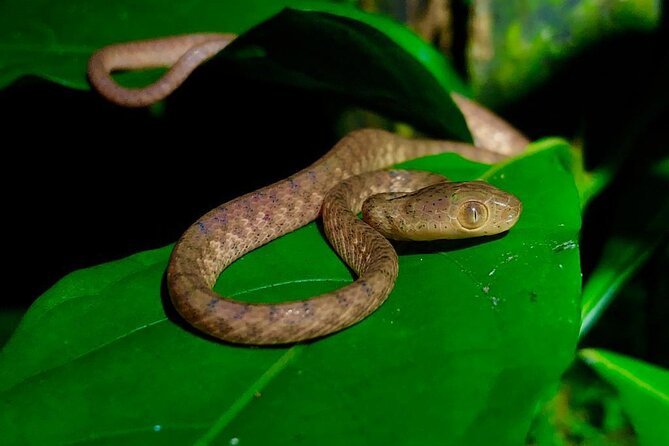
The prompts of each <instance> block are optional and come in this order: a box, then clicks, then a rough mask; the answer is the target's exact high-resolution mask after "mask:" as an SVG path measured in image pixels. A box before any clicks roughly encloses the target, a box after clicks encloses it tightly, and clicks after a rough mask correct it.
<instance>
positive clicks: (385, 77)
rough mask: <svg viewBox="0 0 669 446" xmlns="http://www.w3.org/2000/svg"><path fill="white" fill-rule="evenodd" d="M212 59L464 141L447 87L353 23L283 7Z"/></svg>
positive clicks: (367, 29) (242, 73)
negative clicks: (283, 8)
mask: <svg viewBox="0 0 669 446" xmlns="http://www.w3.org/2000/svg"><path fill="white" fill-rule="evenodd" d="M414 51H415V49H414ZM344 61H345V63H344ZM226 62H227V63H226ZM217 63H226V64H225V66H222V67H220V68H219V69H220V71H221V72H231V71H232V72H234V73H235V74H236V75H238V76H240V77H243V78H250V79H258V80H266V81H269V82H271V83H274V84H279V85H284V86H285V85H288V86H292V87H298V88H301V89H306V90H309V91H314V92H319V93H321V94H326V95H327V96H328V98H336V99H337V100H338V101H342V100H343V101H344V102H345V103H356V104H358V105H361V106H363V107H366V108H370V109H374V110H376V111H379V112H382V113H384V114H385V115H387V116H391V117H394V118H396V119H399V120H404V121H410V122H411V123H413V124H415V125H416V126H418V127H420V128H421V129H422V130H424V131H425V132H426V133H429V134H431V135H435V136H437V137H453V136H455V137H457V138H458V139H459V140H463V141H470V142H471V136H470V134H469V130H468V129H467V124H466V122H465V120H464V117H463V116H462V113H461V112H460V110H459V109H458V107H457V106H456V105H455V103H454V102H453V100H452V99H451V96H450V94H449V91H450V90H453V89H454V88H453V85H449V86H443V85H440V83H439V82H437V80H436V78H435V77H434V76H433V75H432V74H431V73H430V72H429V71H427V70H426V69H425V66H424V65H421V64H420V63H419V62H418V61H417V60H416V59H415V58H414V57H412V56H411V53H408V52H406V51H404V50H403V49H402V48H401V47H400V46H398V45H396V44H394V43H393V42H392V41H391V40H389V39H388V37H387V36H386V35H384V34H383V33H381V32H378V31H377V30H376V29H374V28H372V27H370V26H368V25H367V24H364V23H362V22H358V21H356V20H352V19H349V18H346V17H340V16H337V15H332V14H329V13H318V12H303V11H297V10H291V9H288V10H284V11H283V12H281V13H279V14H278V15H276V16H275V17H273V18H271V19H270V20H268V21H266V22H264V23H262V24H260V25H259V26H257V27H256V28H254V29H252V30H250V31H249V32H248V33H246V34H245V35H243V36H241V37H240V38H239V39H237V40H236V41H235V42H233V43H232V44H231V45H230V46H229V47H228V48H226V50H224V51H223V52H221V53H220V54H219V56H218V57H217V58H216V59H214V60H212V61H210V62H209V64H210V65H211V64H217ZM398 67H402V69H398ZM419 86H420V87H419ZM184 94H188V93H187V92H184Z"/></svg>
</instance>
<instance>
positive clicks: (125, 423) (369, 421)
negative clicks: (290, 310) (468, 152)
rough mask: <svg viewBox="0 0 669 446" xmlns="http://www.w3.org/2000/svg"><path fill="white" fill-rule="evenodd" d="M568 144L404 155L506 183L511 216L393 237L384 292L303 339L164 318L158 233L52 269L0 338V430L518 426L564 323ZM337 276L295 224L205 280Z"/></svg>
mask: <svg viewBox="0 0 669 446" xmlns="http://www.w3.org/2000/svg"><path fill="white" fill-rule="evenodd" d="M569 156H570V155H569V149H568V147H567V146H566V145H565V144H561V143H555V144H554V145H553V146H552V147H543V148H542V149H537V150H534V151H531V152H529V153H527V154H525V155H524V156H522V157H520V158H518V159H516V160H513V161H511V162H508V163H505V164H503V165H499V166H494V167H492V168H491V169H488V168H487V167H486V166H484V165H480V164H476V163H468V162H464V161H463V160H461V159H459V158H458V157H456V156H454V155H441V156H436V157H430V158H425V159H421V160H417V161H415V162H413V163H410V165H412V166H413V167H417V166H420V167H421V168H426V167H430V168H432V169H434V170H436V171H440V172H442V173H446V174H448V175H450V176H451V177H452V178H453V179H456V180H457V179H464V178H472V177H476V176H482V177H484V178H486V179H487V180H488V181H490V182H491V183H493V184H495V185H497V186H499V187H502V188H504V189H506V190H509V191H511V192H513V193H515V194H517V195H518V196H519V197H520V198H521V199H522V200H523V203H524V211H523V215H522V216H521V219H520V221H519V223H518V224H517V226H516V227H515V228H513V229H512V230H511V231H510V232H509V233H508V234H506V235H504V236H500V237H495V238H492V239H489V240H476V241H471V242H461V243H446V242H444V243H434V244H401V245H399V246H398V248H399V251H400V276H399V279H398V281H397V284H396V287H395V289H394V291H393V293H392V294H391V296H390V298H389V300H388V301H387V302H386V303H385V304H384V305H383V306H382V307H381V308H380V309H379V310H378V311H377V312H375V313H374V314H373V315H371V316H370V317H369V318H367V319H366V320H364V321H363V322H361V323H359V324H357V325H355V326H354V327H351V328H350V329H347V330H345V331H343V332H340V333H337V334H335V335H333V336H330V337H327V338H325V339H321V340H318V341H316V342H313V343H308V344H300V345H295V346H292V347H289V348H248V347H238V346H230V345H224V344H220V343H217V342H213V341H211V340H209V339H206V338H203V337H201V336H198V335H196V334H195V333H193V332H192V331H191V330H188V329H185V328H184V327H183V326H181V325H180V324H179V323H176V322H175V319H174V315H173V310H172V309H171V308H172V307H171V305H170V304H169V301H168V300H166V298H165V294H164V289H163V288H162V286H163V274H164V270H165V266H166V263H167V259H168V255H169V252H170V247H167V248H164V249H160V250H156V251H150V252H145V253H141V254H137V255H135V256H132V257H130V258H128V259H125V260H122V261H118V262H113V263H110V264H107V265H102V266H99V267H94V268H91V269H88V270H85V271H80V272H78V273H75V274H72V275H70V276H68V277H66V278H64V279H63V280H62V281H61V282H59V283H58V284H57V285H56V286H55V287H54V288H53V289H51V290H50V291H49V292H47V293H46V294H45V295H44V296H42V297H41V298H40V299H38V301H37V302H36V303H35V305H34V306H33V307H32V308H31V309H30V310H29V311H28V313H27V314H26V316H25V318H24V319H23V321H22V322H21V324H20V326H19V327H18V329H17V331H16V333H15V335H14V336H13V338H12V339H11V340H10V341H9V342H8V344H7V345H6V346H5V348H4V350H3V351H2V353H1V354H0V383H1V384H0V385H1V386H2V387H1V390H0V431H1V432H3V441H4V442H5V443H7V444H36V443H47V442H48V443H96V444H100V443H110V442H114V443H122V444H130V445H132V444H147V443H149V444H150V443H161V444H164V443H165V442H169V443H175V444H184V443H185V444H191V443H199V444H212V443H215V444H233V443H236V442H239V444H242V445H264V444H289V443H302V444H320V445H344V444H345V445H363V444H364V445H373V444H393V445H414V444H424V445H437V444H438V445H461V444H496V445H514V446H515V445H518V444H521V443H522V442H523V441H524V438H525V435H526V433H527V429H528V427H529V425H530V422H531V418H532V415H533V412H534V408H535V405H536V404H537V402H538V400H539V399H540V398H541V397H542V396H543V395H544V394H546V393H547V390H548V389H551V388H554V386H555V385H556V383H557V382H558V380H559V377H560V375H561V373H562V372H563V370H564V369H565V368H566V367H567V366H568V365H569V363H570V362H571V360H572V357H573V352H574V349H575V345H576V341H577V332H578V324H579V318H578V308H579V306H578V296H579V291H580V270H579V253H578V245H577V242H576V240H577V235H578V230H579V226H580V211H579V197H578V193H577V191H576V189H575V187H574V184H573V180H572V177H571V175H570V173H569V171H568V169H567V164H568V158H569ZM546 203H550V206H547V205H546ZM350 281H351V276H350V273H349V271H348V269H347V268H346V267H345V266H344V265H343V264H342V263H341V261H340V260H339V259H338V258H337V256H336V255H335V254H334V252H332V250H331V249H330V248H329V247H328V245H327V243H326V242H325V241H324V240H323V238H322V235H321V233H320V232H319V230H318V226H317V225H316V224H310V225H308V226H306V227H304V228H302V229H300V230H298V231H295V232H293V233H291V234H289V235H286V236H284V237H281V238H280V239H278V240H276V241H274V242H272V243H270V244H269V245H266V246H264V247H263V248H260V249H258V250H256V251H253V252H252V253H250V254H248V255H246V256H245V257H243V258H242V259H240V260H239V261H237V262H235V263H234V264H233V265H232V266H231V267H230V268H229V269H228V270H226V271H224V272H223V274H222V275H221V277H220V279H219V283H218V284H217V286H216V289H217V290H218V291H220V292H224V293H227V294H229V295H232V296H234V297H237V298H239V299H244V300H249V301H254V300H264V301H276V300H281V299H286V298H294V297H306V296H308V295H311V294H314V293H320V292H324V291H327V290H332V289H334V288H337V287H340V286H342V285H344V284H346V283H348V282H350ZM161 299H162V300H161Z"/></svg>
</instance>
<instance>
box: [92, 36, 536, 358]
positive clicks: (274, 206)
mask: <svg viewBox="0 0 669 446" xmlns="http://www.w3.org/2000/svg"><path fill="white" fill-rule="evenodd" d="M234 37H235V36H234V35H230V34H191V35H185V36H176V37H168V38H163V39H155V40H147V41H139V42H131V43H126V44H118V45H112V46H109V47H105V48H103V49H102V50H100V51H97V52H96V53H95V54H94V55H93V56H92V57H91V59H90V62H89V78H90V80H91V83H92V84H93V85H94V86H95V88H96V89H97V90H98V91H99V92H100V93H101V94H102V95H104V96H105V97H106V98H108V99H110V100H111V101H113V102H116V103H118V104H121V105H125V106H145V105H148V104H151V103H153V102H156V101H158V100H160V99H162V98H164V97H166V96H167V95H169V94H170V93H171V92H172V91H173V90H175V89H176V88H177V87H178V86H179V85H180V84H181V83H182V82H183V80H185V78H186V77H188V75H189V74H190V73H191V72H192V71H193V70H194V69H195V68H196V67H197V66H198V65H199V64H201V63H202V62H203V61H205V60H207V59H208V58H209V57H211V56H213V55H214V54H216V53H217V52H218V51H220V50H221V49H222V48H224V47H225V46H226V45H227V44H228V43H229V42H230V41H232V40H233V39H234ZM156 66H167V67H171V68H170V69H169V70H168V72H167V73H166V74H165V76H163V78H161V79H160V80H158V81H157V82H156V83H155V84H152V85H150V86H148V87H146V88H142V89H126V88H124V87H121V86H118V85H117V84H116V83H115V82H114V81H113V80H112V79H111V77H110V72H111V71H113V70H119V69H124V70H127V69H141V68H148V67H156ZM452 97H453V99H454V101H455V102H456V103H457V105H458V106H459V107H460V109H461V111H462V113H463V115H464V116H465V119H466V121H467V123H468V125H469V128H470V130H471V132H472V134H473V136H474V141H475V145H476V147H475V146H472V145H469V144H464V143H458V142H452V141H439V140H417V139H406V138H403V137H400V136H398V135H395V134H393V133H389V132H386V131H383V130H374V129H362V130H357V131H354V132H352V133H350V134H348V135H347V136H345V137H344V138H343V139H342V140H340V141H339V142H338V143H337V144H336V145H335V146H334V147H333V148H332V149H331V150H330V151H329V152H328V153H326V154H325V155H324V156H323V157H322V158H320V159H319V160H318V161H316V162H315V163H314V164H312V165H311V166H309V167H307V168H306V169H304V170H302V171H300V172H298V173H296V174H294V175H292V176H290V177H288V178H286V179H285V180H282V181H279V182H277V183H275V184H272V185H270V186H267V187H264V188H262V189H259V190H257V191H255V192H251V193H248V194H246V195H243V196H241V197H239V198H236V199H234V200H232V201H229V202H227V203H225V204H222V205H221V206H219V207H217V208H215V209H213V210H212V211H210V212H208V213H207V214H205V215H204V216H202V218H200V219H199V220H198V221H197V222H195V223H194V224H193V225H192V226H191V227H190V228H188V229H187V230H186V232H185V233H184V234H183V236H182V237H181V239H180V240H179V241H178V242H177V244H176V246H175V248H174V251H173V252H172V256H171V259H170V263H169V266H168V270H167V285H168V289H169V293H170V296H171V299H172V302H173V304H174V306H175V307H176V309H177V310H178V312H179V313H180V314H181V315H182V316H183V318H184V319H185V320H186V321H188V322H189V323H190V324H192V325H193V326H195V327H197V328H198V329H200V330H201V331H203V332H205V333H207V334H209V335H211V336H215V337H217V338H219V339H222V340H224V341H227V342H232V343H240V344H255V345H262V344H286V343H292V342H298V341H303V340H307V339H312V338H318V337H321V336H325V335H327V334H330V333H333V332H336V331H338V330H341V329H343V328H346V327H348V326H350V325H352V324H355V323H356V322H359V321H360V320H362V319H364V318H365V317H366V316H368V315H369V314H370V313H372V312H373V311H374V310H375V309H376V308H378V307H379V306H380V305H381V304H382V303H383V302H384V301H385V299H386V298H387V297H388V295H389V294H390V291H391V290H392V288H393V286H394V283H395V279H396V276H397V274H398V264H397V255H396V253H395V251H394V249H393V247H392V245H391V244H390V242H388V240H387V239H386V237H389V238H395V239H400V240H433V239H439V238H446V239H448V238H466V237H476V236H482V235H491V234H497V233H500V232H503V231H506V230H508V229H509V228H511V227H512V226H513V225H514V224H515V222H516V221H517V220H518V218H519V215H520V212H521V209H522V206H521V203H520V201H519V200H518V199H517V198H516V197H514V196H513V195H511V194H509V193H507V192H504V191H501V190H499V189H497V188H495V187H493V186H491V185H489V184H487V183H484V182H481V181H473V182H466V183H456V182H447V181H445V178H443V177H441V176H438V175H435V174H432V173H427V172H418V171H405V170H390V171H383V170H380V169H384V168H388V167H389V166H392V165H393V164H395V163H398V162H401V161H405V160H408V159H412V158H417V157H420V156H424V155H428V154H434V153H441V152H456V153H458V154H460V155H462V156H464V157H467V158H470V159H474V160H478V161H482V162H489V163H492V162H497V161H499V160H501V159H503V158H506V157H508V156H510V155H512V154H515V153H518V152H519V151H520V150H522V149H523V148H524V147H525V145H526V144H527V142H528V141H527V139H526V138H525V137H524V136H523V135H522V134H521V133H519V132H518V131H517V130H515V129H513V128H512V127H511V126H510V125H509V124H507V123H506V122H504V121H503V120H502V119H501V118H499V117H497V116H495V115H494V114H493V113H492V112H490V111H488V110H486V109H485V108H483V107H481V106H479V105H478V104H476V103H474V102H472V101H470V100H468V99H465V98H463V97H461V96H459V95H456V94H453V95H452ZM296 131H299V129H296ZM381 193H383V194H381ZM376 194H381V195H376ZM370 197H371V198H370ZM368 198H370V199H369V200H367V199H368ZM365 200H367V201H365ZM361 210H362V212H363V218H364V220H365V221H362V220H360V219H358V218H357V214H358V213H359V212H360V211H361ZM321 214H322V217H323V225H324V228H325V232H326V235H327V237H328V239H329V240H330V243H331V244H332V246H333V247H334V248H335V250H336V251H337V253H338V254H339V255H340V256H341V258H342V259H343V260H344V261H345V262H346V263H347V264H348V265H349V266H350V267H351V269H353V271H355V273H356V274H357V275H358V278H357V280H356V281H355V282H353V283H351V284H349V285H347V286H345V287H343V288H340V289H338V290H335V291H332V292H329V293H325V294H322V295H320V296H315V297H311V298H309V299H305V300H298V301H286V302H282V303H247V302H241V301H237V300H233V299H229V298H226V297H223V296H220V295H219V294H217V293H215V292H214V291H213V290H212V287H213V286H214V283H215V282H216V280H217V278H218V276H219V275H220V273H221V272H222V271H223V270H224V269H225V268H226V267H227V266H229V265H230V264H231V263H232V262H234V261H235V260H236V259H238V258H240V257H241V256H243V255H244V254H246V253H248V252H250V251H252V250H254V249H256V248H258V247H260V246H262V245H264V244H266V243H268V242H270V241H271V240H273V239H275V238H277V237H280V236H281V235H284V234H287V233H289V232H291V231H294V230H295V229H297V228H300V227H301V226H304V225H306V224H307V223H309V222H311V221H313V220H315V219H316V218H317V217H318V216H319V215H321ZM453 292H454V293H457V290H454V291H453ZM287 297H289V296H287Z"/></svg>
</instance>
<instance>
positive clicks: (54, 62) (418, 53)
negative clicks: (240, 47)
mask: <svg viewBox="0 0 669 446" xmlns="http://www.w3.org/2000/svg"><path fill="white" fill-rule="evenodd" d="M286 6H290V7H293V8H299V9H302V10H305V11H324V12H329V13H332V14H336V15H339V16H342V17H350V18H353V19H355V20H358V21H361V22H364V23H367V24H368V25H370V26H372V27H374V28H376V29H378V30H379V31H381V32H383V33H384V34H386V35H387V36H388V37H389V38H390V39H391V40H393V41H394V42H395V43H396V44H398V45H399V46H400V47H402V48H403V49H404V50H405V51H407V52H409V53H410V54H412V55H413V56H414V57H415V58H416V59H417V60H419V61H420V62H421V63H422V64H423V65H424V66H425V67H426V68H427V69H428V70H429V71H430V72H431V73H432V75H434V76H435V78H436V79H437V80H438V81H439V82H440V83H441V85H442V86H444V87H446V86H450V87H451V88H455V89H456V91H460V92H464V91H466V87H465V86H464V85H463V84H462V82H461V81H460V80H459V79H458V76H457V75H456V74H455V72H454V71H453V69H452V68H451V67H450V66H449V65H448V62H447V61H446V60H445V59H444V58H443V56H442V55H441V54H439V52H438V51H437V50H435V49H434V48H432V47H431V46H430V45H428V44H426V43H425V42H423V41H422V40H421V39H420V38H419V37H418V36H416V35H415V34H414V33H412V32H411V31H409V30H408V29H407V28H406V27H405V26H403V25H400V24H399V23H397V22H394V21H392V20H390V19H388V18H385V17H382V16H378V15H374V14H368V13H365V12H362V11H360V10H358V9H356V8H354V7H352V6H350V5H349V4H344V2H336V1H305V0H280V1H277V0H226V1H223V2H222V1H218V0H183V1H180V2H164V1H161V0H115V1H114V2H97V3H95V4H91V2H89V1H86V0H62V1H59V2H52V1H49V0H5V1H3V2H2V3H0V48H2V51H0V87H3V86H5V85H7V84H9V83H11V82H13V81H14V80H15V79H17V78H19V77H21V76H25V75H36V76H41V77H44V78H46V79H51V80H53V81H55V82H60V83H62V84H63V85H67V86H71V87H73V88H88V83H87V81H86V78H85V74H86V61H87V60H88V57H89V56H90V55H91V53H92V52H93V51H94V50H95V49H97V48H99V47H101V46H104V45H107V44H110V43H113V42H124V41H130V40H137V39H143V38H144V39H146V38H155V37H160V36H167V35H174V34H185V33H193V32H205V31H215V32H234V33H242V32H245V31H247V30H248V29H249V28H251V27H252V26H254V25H256V24H258V23H260V22H262V21H263V20H266V19H268V18H269V17H271V16H272V15H274V14H276V13H278V12H279V11H280V10H281V9H283V8H284V7H286ZM323 50H326V48H323Z"/></svg>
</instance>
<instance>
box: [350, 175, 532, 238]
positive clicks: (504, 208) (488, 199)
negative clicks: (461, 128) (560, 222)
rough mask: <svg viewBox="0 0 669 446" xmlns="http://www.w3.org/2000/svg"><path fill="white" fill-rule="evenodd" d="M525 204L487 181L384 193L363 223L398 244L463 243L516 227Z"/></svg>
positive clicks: (367, 207)
mask: <svg viewBox="0 0 669 446" xmlns="http://www.w3.org/2000/svg"><path fill="white" fill-rule="evenodd" d="M521 212H522V203H521V202H520V200H519V199H518V198H516V197H515V196H514V195H512V194H510V193H508V192H505V191H503V190H501V189H498V188H496V187H494V186H492V185H490V184H488V183H485V182H483V181H469V182H443V183H438V184H433V185H431V186H428V187H425V188H423V189H419V190H417V191H415V192H410V193H383V194H377V195H373V196H371V197H370V198H368V199H367V200H366V201H365V202H364V203H363V206H362V215H363V220H365V222H367V224H369V225H370V226H372V227H373V228H375V229H376V230H377V231H379V232H380V233H381V234H383V235H384V236H385V237H387V238H391V239H394V240H423V241H424V240H440V239H461V238H470V237H480V236H487V235H494V234H499V233H502V232H505V231H508V230H509V229H510V228H511V227H513V225H515V224H516V222H517V221H518V218H519V217H520V213H521Z"/></svg>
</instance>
